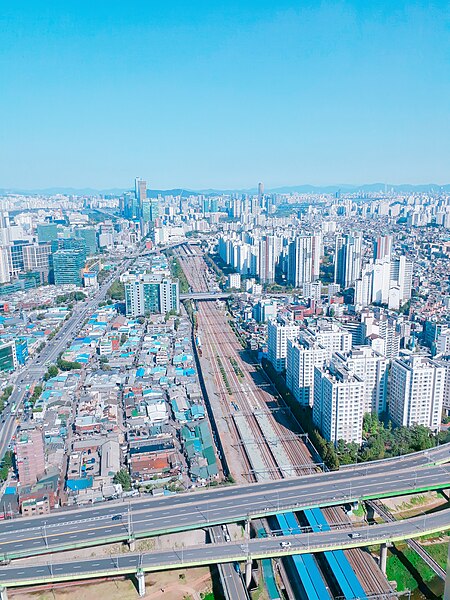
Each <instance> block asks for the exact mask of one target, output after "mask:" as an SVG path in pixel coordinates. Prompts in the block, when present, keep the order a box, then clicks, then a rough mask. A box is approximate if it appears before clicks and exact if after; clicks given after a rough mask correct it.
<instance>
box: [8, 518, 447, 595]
mask: <svg viewBox="0 0 450 600" xmlns="http://www.w3.org/2000/svg"><path fill="white" fill-rule="evenodd" d="M340 527H341V526H340ZM448 529H450V509H447V510H443V511H440V512H436V513H433V514H430V515H426V516H420V517H414V518H411V519H405V520H402V521H395V522H390V523H384V524H382V525H372V526H365V527H359V528H344V529H343V528H336V529H331V530H330V531H322V532H319V533H311V532H310V529H309V528H308V529H304V530H303V532H302V533H301V534H300V535H294V536H283V538H282V541H283V542H289V543H290V545H288V546H286V545H283V546H282V545H281V541H280V540H281V538H280V537H268V538H256V539H252V540H247V541H244V542H240V543H237V542H229V543H219V544H205V545H198V546H194V547H186V548H183V547H182V548H173V549H171V550H166V551H158V552H146V553H128V554H121V555H118V556H108V557H94V558H90V559H87V560H71V561H70V562H69V561H54V557H52V562H47V564H45V563H44V564H31V562H30V564H24V563H22V564H13V565H9V566H7V567H0V585H3V586H5V587H18V586H25V585H35V584H43V583H49V582H55V583H56V582H58V581H70V580H75V579H76V580H81V579H91V578H96V577H109V576H115V575H126V574H136V573H142V572H145V571H161V570H168V569H177V568H187V567H195V566H201V565H211V564H217V563H232V562H246V563H249V562H250V561H251V560H252V559H262V558H276V557H281V556H287V555H291V554H310V553H318V552H325V551H328V550H337V549H344V550H345V549H349V548H356V547H365V546H373V545H379V544H381V545H384V544H389V543H394V542H399V541H401V540H404V539H411V538H417V537H420V536H423V535H432V534H435V533H438V532H441V531H444V530H448Z"/></svg>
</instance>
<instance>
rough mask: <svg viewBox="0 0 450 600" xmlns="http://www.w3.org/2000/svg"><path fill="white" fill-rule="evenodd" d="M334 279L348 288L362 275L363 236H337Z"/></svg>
mask: <svg viewBox="0 0 450 600" xmlns="http://www.w3.org/2000/svg"><path fill="white" fill-rule="evenodd" d="M334 260H335V263H334V281H335V283H339V284H340V285H341V286H342V287H344V288H347V287H350V286H352V285H354V283H355V281H356V280H357V279H359V278H360V275H361V264H362V263H361V261H362V237H361V235H360V234H345V235H338V236H337V237H336V245H335V258H334Z"/></svg>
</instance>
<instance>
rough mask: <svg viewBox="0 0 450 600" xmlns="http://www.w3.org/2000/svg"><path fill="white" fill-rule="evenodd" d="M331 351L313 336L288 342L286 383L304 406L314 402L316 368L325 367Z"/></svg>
mask: <svg viewBox="0 0 450 600" xmlns="http://www.w3.org/2000/svg"><path fill="white" fill-rule="evenodd" d="M330 358H331V352H330V351H329V350H327V349H326V348H324V347H323V346H322V345H321V344H319V343H318V342H316V341H315V340H314V339H313V338H311V337H302V336H300V338H299V339H298V340H293V339H288V340H287V342H286V385H287V387H288V388H289V389H290V390H291V392H292V393H293V395H294V397H295V399H296V400H297V402H298V403H299V404H301V405H302V406H312V405H313V402H314V368H315V367H320V368H321V367H323V366H324V365H325V363H326V361H327V360H329V359H330Z"/></svg>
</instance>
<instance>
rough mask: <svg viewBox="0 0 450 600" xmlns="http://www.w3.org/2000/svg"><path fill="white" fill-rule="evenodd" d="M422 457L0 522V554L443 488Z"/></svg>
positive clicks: (444, 478)
mask: <svg viewBox="0 0 450 600" xmlns="http://www.w3.org/2000/svg"><path fill="white" fill-rule="evenodd" d="M448 452H449V448H448V446H446V447H445V448H444V447H442V448H441V449H439V454H436V455H435V457H437V456H441V457H442V455H443V454H445V453H447V456H448ZM428 460H429V456H428V458H426V456H425V455H424V454H422V455H415V456H412V457H410V459H408V460H403V461H402V460H398V461H396V462H395V461H393V462H381V463H377V464H374V465H373V466H370V464H367V465H361V466H357V467H356V466H355V467H354V468H352V469H345V470H341V471H335V472H328V473H315V474H313V475H308V476H303V477H296V478H292V479H285V480H279V481H271V482H269V483H255V484H249V485H245V486H226V487H221V488H214V489H210V490H205V491H197V492H191V493H186V494H179V495H176V496H169V497H163V498H148V499H147V498H143V499H138V500H136V501H134V502H132V503H128V502H127V503H126V504H125V502H122V503H108V504H102V505H99V506H95V505H94V506H90V507H87V508H84V509H76V510H68V511H64V510H63V511H59V512H54V513H52V514H50V515H44V516H40V517H32V518H28V519H17V520H13V521H5V522H3V523H0V557H1V556H6V557H8V558H19V557H25V556H33V555H38V554H45V553H50V552H55V551H62V550H69V549H74V548H81V547H87V546H95V545H101V544H106V543H111V542H119V541H127V540H132V539H135V538H144V537H150V536H155V535H161V534H167V533H172V532H177V531H186V530H190V529H200V528H204V527H209V526H213V525H220V524H223V523H235V522H242V521H246V520H248V519H254V518H259V517H267V516H269V515H272V514H277V513H282V512H288V511H296V510H302V509H306V508H314V507H325V506H338V505H342V504H346V503H350V502H355V501H364V500H371V499H376V498H383V497H390V496H396V495H405V494H410V493H415V492H421V491H428V490H435V489H446V488H450V466H448V467H447V466H445V465H433V464H428V463H427V462H426V461H428ZM130 509H131V512H130V514H128V511H129V510H130Z"/></svg>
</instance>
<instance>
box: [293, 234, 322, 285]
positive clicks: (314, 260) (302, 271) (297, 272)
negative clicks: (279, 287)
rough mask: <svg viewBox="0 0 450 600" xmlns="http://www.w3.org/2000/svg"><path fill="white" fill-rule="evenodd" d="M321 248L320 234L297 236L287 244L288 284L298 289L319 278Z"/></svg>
mask: <svg viewBox="0 0 450 600" xmlns="http://www.w3.org/2000/svg"><path fill="white" fill-rule="evenodd" d="M321 246H322V238H321V236H320V234H316V235H313V236H299V237H296V238H295V240H294V241H293V242H291V243H290V244H289V254H288V277H287V279H288V283H290V284H291V285H293V286H294V287H300V286H302V285H303V284H304V283H311V282H312V281H315V280H316V279H318V278H319V275H320V255H321Z"/></svg>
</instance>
